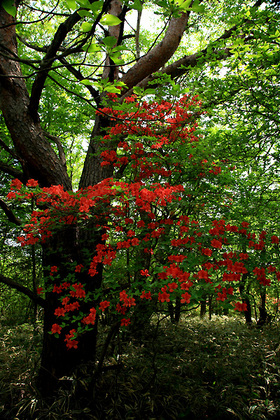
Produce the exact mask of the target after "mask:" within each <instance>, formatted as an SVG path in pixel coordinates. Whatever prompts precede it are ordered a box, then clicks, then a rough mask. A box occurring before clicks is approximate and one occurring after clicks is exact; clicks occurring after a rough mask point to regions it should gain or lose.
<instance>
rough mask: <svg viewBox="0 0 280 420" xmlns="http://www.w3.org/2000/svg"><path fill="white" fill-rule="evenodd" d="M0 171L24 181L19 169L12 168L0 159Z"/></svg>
mask: <svg viewBox="0 0 280 420" xmlns="http://www.w3.org/2000/svg"><path fill="white" fill-rule="evenodd" d="M0 171H2V172H5V173H6V174H8V175H11V176H12V177H13V178H17V179H19V180H20V181H22V182H24V180H25V176H24V174H23V172H21V171H19V170H18V169H15V168H13V167H12V166H10V165H8V164H7V163H4V162H2V161H1V160H0Z"/></svg>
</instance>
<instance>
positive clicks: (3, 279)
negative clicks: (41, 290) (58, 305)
mask: <svg viewBox="0 0 280 420" xmlns="http://www.w3.org/2000/svg"><path fill="white" fill-rule="evenodd" d="M0 283H3V284H6V285H7V286H9V287H11V288H12V289H15V290H17V291H18V292H20V293H23V294H24V295H25V296H28V297H29V299H31V300H33V302H36V303H38V305H40V306H42V308H45V307H46V301H45V299H43V298H41V297H40V296H38V295H37V294H35V293H34V292H32V291H31V290H30V289H28V287H25V286H23V285H22V284H19V283H17V282H15V281H14V280H13V279H11V278H10V277H6V276H3V274H0Z"/></svg>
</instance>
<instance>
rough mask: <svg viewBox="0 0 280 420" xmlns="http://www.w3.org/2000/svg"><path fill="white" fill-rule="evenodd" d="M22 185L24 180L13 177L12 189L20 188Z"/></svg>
mask: <svg viewBox="0 0 280 420" xmlns="http://www.w3.org/2000/svg"><path fill="white" fill-rule="evenodd" d="M21 187H22V182H21V181H20V180H19V179H13V180H12V182H11V189H12V190H20V189H21Z"/></svg>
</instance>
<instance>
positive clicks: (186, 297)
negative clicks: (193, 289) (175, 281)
mask: <svg viewBox="0 0 280 420" xmlns="http://www.w3.org/2000/svg"><path fill="white" fill-rule="evenodd" d="M190 300H191V295H190V294H189V293H188V292H185V293H183V294H182V296H181V303H190Z"/></svg>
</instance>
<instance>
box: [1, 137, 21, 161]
mask: <svg viewBox="0 0 280 420" xmlns="http://www.w3.org/2000/svg"><path fill="white" fill-rule="evenodd" d="M0 147H2V149H4V150H6V152H8V153H9V155H11V156H12V157H13V158H15V159H18V156H17V155H16V153H15V152H14V151H13V150H12V149H10V148H9V147H8V146H7V145H6V143H5V142H4V141H3V140H2V139H1V138H0Z"/></svg>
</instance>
